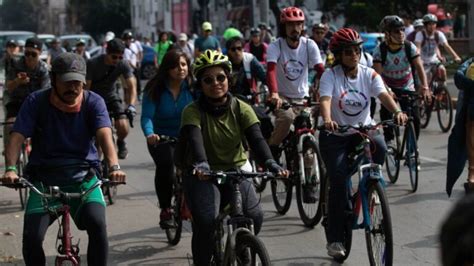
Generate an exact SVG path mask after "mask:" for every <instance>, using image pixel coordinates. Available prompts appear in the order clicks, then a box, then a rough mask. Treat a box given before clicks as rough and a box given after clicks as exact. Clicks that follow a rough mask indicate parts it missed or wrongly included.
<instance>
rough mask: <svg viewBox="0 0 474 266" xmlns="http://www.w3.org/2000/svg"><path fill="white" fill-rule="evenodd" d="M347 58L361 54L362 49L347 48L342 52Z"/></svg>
mask: <svg viewBox="0 0 474 266" xmlns="http://www.w3.org/2000/svg"><path fill="white" fill-rule="evenodd" d="M342 52H343V53H344V55H345V56H351V55H353V54H360V52H361V49H360V47H352V48H346V49H344V50H342Z"/></svg>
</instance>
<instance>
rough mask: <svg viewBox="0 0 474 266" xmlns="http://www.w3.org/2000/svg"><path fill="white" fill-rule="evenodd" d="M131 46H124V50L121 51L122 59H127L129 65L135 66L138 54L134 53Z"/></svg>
mask: <svg viewBox="0 0 474 266" xmlns="http://www.w3.org/2000/svg"><path fill="white" fill-rule="evenodd" d="M132 44H133V43H132ZM131 48H132V45H130V48H125V51H124V52H123V59H125V60H128V61H129V62H130V65H132V67H134V68H136V67H137V56H138V54H137V53H135V52H134V51H133V50H132V49H131Z"/></svg>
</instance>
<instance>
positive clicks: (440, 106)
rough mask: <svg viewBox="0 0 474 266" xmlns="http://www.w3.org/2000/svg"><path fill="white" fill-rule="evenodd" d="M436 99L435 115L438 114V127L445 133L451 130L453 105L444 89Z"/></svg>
mask: <svg viewBox="0 0 474 266" xmlns="http://www.w3.org/2000/svg"><path fill="white" fill-rule="evenodd" d="M436 98H437V100H436V113H437V114H438V123H439V127H440V128H441V131H443V132H444V133H446V132H448V131H449V129H451V125H452V123H453V103H452V101H451V95H450V94H449V91H448V90H447V89H446V88H441V89H440V91H439V92H438V95H436ZM438 99H441V100H438ZM444 112H445V113H444ZM443 113H444V114H443ZM444 116H446V117H444ZM443 118H447V119H443Z"/></svg>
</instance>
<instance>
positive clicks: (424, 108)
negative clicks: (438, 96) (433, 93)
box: [419, 99, 434, 128]
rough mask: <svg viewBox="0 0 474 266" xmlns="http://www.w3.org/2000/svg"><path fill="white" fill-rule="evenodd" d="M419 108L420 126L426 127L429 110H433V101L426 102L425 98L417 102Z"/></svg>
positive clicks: (429, 115)
mask: <svg viewBox="0 0 474 266" xmlns="http://www.w3.org/2000/svg"><path fill="white" fill-rule="evenodd" d="M433 100H434V99H433ZM419 108H420V127H421V128H426V127H427V126H428V124H429V123H430V118H431V111H432V110H433V103H431V104H428V103H427V102H426V101H425V100H421V101H420V103H419Z"/></svg>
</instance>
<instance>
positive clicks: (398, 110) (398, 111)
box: [393, 109, 402, 116]
mask: <svg viewBox="0 0 474 266" xmlns="http://www.w3.org/2000/svg"><path fill="white" fill-rule="evenodd" d="M401 112H402V110H400V109H397V110H396V111H395V113H393V115H394V116H395V115H398V114H399V113H401Z"/></svg>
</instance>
